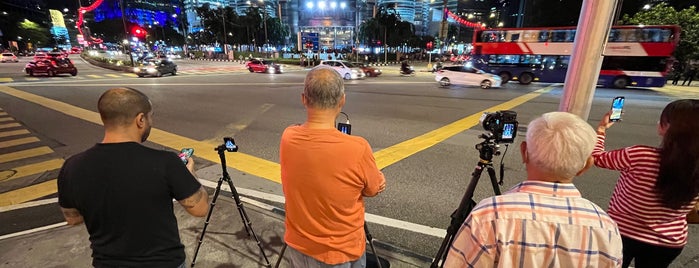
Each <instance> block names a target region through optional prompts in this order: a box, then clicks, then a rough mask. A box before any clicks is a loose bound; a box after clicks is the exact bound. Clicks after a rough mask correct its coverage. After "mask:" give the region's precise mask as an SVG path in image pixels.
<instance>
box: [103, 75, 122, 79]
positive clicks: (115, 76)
mask: <svg viewBox="0 0 699 268" xmlns="http://www.w3.org/2000/svg"><path fill="white" fill-rule="evenodd" d="M105 75H106V76H108V77H114V78H117V77H121V76H120V75H116V74H105Z"/></svg>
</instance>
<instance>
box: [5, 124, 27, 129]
mask: <svg viewBox="0 0 699 268" xmlns="http://www.w3.org/2000/svg"><path fill="white" fill-rule="evenodd" d="M21 126H22V125H20V124H19V123H9V124H1V125H0V129H6V128H13V127H21Z"/></svg>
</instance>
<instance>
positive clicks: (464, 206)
mask: <svg viewBox="0 0 699 268" xmlns="http://www.w3.org/2000/svg"><path fill="white" fill-rule="evenodd" d="M478 137H479V138H481V139H485V140H484V141H483V142H481V143H479V144H476V149H477V150H478V152H479V157H480V160H479V161H478V164H477V165H476V168H475V169H474V170H473V173H471V176H472V177H471V181H470V182H469V183H468V187H466V193H464V196H463V197H462V198H461V203H460V204H459V207H458V208H457V209H456V210H455V211H454V213H452V214H451V224H449V228H447V235H446V236H445V237H444V240H443V241H442V245H441V246H440V247H439V251H437V255H436V256H435V257H434V260H433V261H432V265H431V266H430V267H432V268H437V267H444V261H445V260H446V258H447V252H448V251H449V247H450V246H451V244H452V243H453V242H454V238H455V235H456V232H457V231H459V228H460V227H461V225H462V224H463V223H464V220H466V216H468V214H469V213H471V210H473V207H475V206H476V202H474V201H473V199H472V198H473V192H474V191H475V189H476V185H477V184H478V180H479V179H480V178H481V173H482V172H483V168H486V169H487V170H488V176H489V177H490V183H491V184H492V185H493V192H495V195H500V186H499V185H502V176H503V174H502V173H503V166H502V165H501V166H500V182H498V181H497V178H496V176H495V169H493V155H499V154H500V151H498V148H499V145H498V144H497V143H495V142H494V140H493V137H492V135H491V134H481V135H480V136H478ZM498 184H499V185H498ZM440 262H441V263H440Z"/></svg>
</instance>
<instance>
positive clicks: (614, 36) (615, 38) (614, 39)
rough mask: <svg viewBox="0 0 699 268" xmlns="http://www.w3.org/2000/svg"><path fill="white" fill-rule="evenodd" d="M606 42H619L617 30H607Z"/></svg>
mask: <svg viewBox="0 0 699 268" xmlns="http://www.w3.org/2000/svg"><path fill="white" fill-rule="evenodd" d="M607 42H619V30H617V29H612V30H611V31H609V37H608V38H607Z"/></svg>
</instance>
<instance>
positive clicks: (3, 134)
mask: <svg viewBox="0 0 699 268" xmlns="http://www.w3.org/2000/svg"><path fill="white" fill-rule="evenodd" d="M24 134H29V131H28V130H26V129H20V130H13V131H5V132H0V138H4V137H10V136H17V135H24Z"/></svg>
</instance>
